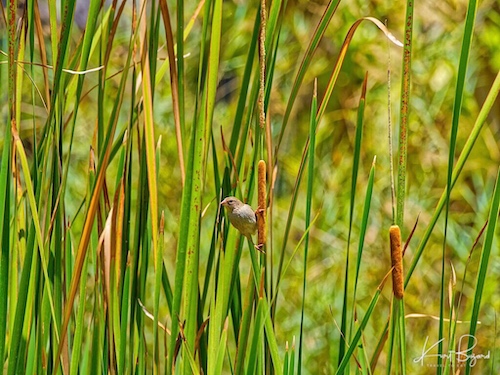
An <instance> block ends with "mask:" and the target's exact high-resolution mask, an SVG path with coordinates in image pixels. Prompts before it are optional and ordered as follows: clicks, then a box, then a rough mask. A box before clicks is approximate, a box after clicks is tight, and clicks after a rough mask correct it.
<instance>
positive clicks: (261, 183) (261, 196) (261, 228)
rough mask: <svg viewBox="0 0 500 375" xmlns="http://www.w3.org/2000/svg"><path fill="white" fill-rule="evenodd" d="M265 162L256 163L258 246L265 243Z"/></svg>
mask: <svg viewBox="0 0 500 375" xmlns="http://www.w3.org/2000/svg"><path fill="white" fill-rule="evenodd" d="M266 170H267V166H266V162H265V161H264V160H260V161H259V164H258V189H257V190H258V203H259V207H258V209H257V212H256V214H257V231H258V232H257V233H258V242H257V244H258V246H262V245H264V244H265V243H266Z"/></svg>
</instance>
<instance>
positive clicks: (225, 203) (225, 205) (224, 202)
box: [220, 198, 227, 207]
mask: <svg viewBox="0 0 500 375" xmlns="http://www.w3.org/2000/svg"><path fill="white" fill-rule="evenodd" d="M220 204H222V205H223V206H224V207H227V198H225V199H224V200H223V201H222V202H220Z"/></svg>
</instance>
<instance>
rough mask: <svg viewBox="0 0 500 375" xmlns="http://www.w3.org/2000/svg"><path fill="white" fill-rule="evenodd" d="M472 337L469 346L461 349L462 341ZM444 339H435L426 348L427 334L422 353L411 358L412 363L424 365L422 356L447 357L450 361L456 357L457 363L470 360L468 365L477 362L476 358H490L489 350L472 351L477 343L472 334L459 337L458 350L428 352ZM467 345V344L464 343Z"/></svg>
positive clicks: (465, 341) (464, 341) (473, 364)
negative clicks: (439, 352)
mask: <svg viewBox="0 0 500 375" xmlns="http://www.w3.org/2000/svg"><path fill="white" fill-rule="evenodd" d="M470 337H472V339H473V342H472V345H471V347H470V348H467V349H466V350H461V348H462V343H465V344H467V341H468V340H469V338H470ZM443 340H444V339H441V340H439V341H437V342H436V343H435V344H434V345H432V346H430V347H429V348H427V341H429V336H427V338H426V339H425V343H424V347H423V348H422V355H421V356H420V357H417V358H413V362H414V363H420V365H421V366H423V365H424V358H430V357H441V358H442V359H448V360H450V361H453V360H454V359H456V361H457V363H463V362H467V361H468V360H470V366H471V367H474V366H475V365H476V363H477V360H478V359H490V351H489V350H488V353H487V354H476V353H474V352H473V350H474V348H475V347H476V345H477V339H476V338H475V337H474V336H472V335H463V336H461V337H460V339H459V340H458V351H455V350H449V351H448V352H447V353H442V354H429V352H430V351H431V350H432V349H434V348H435V347H436V346H438V345H439V343H440V342H442V341H443ZM465 346H467V345H465Z"/></svg>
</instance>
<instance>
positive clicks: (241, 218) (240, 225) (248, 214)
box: [220, 197, 262, 251]
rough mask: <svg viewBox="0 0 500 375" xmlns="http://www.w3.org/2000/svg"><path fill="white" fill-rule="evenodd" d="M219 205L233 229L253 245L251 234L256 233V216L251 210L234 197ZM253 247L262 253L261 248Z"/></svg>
mask: <svg viewBox="0 0 500 375" xmlns="http://www.w3.org/2000/svg"><path fill="white" fill-rule="evenodd" d="M220 204H221V205H223V206H224V207H225V208H226V210H227V216H228V217H229V221H230V222H231V224H233V227H235V228H236V229H238V231H239V232H240V233H241V234H242V235H244V236H245V237H246V238H248V239H249V240H250V242H251V243H252V244H253V241H252V234H255V232H257V215H256V214H255V211H254V210H253V208H252V207H250V206H249V205H248V204H246V203H243V202H242V201H240V200H239V199H238V198H236V197H227V198H226V199H224V200H223V201H222V202H220ZM254 247H255V248H256V249H257V250H259V251H262V250H261V248H262V246H259V245H257V246H256V245H254Z"/></svg>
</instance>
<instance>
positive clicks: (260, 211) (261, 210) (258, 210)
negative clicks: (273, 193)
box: [255, 208, 266, 215]
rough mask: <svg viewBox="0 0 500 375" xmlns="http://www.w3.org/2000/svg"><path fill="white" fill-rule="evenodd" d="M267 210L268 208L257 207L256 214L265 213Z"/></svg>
mask: <svg viewBox="0 0 500 375" xmlns="http://www.w3.org/2000/svg"><path fill="white" fill-rule="evenodd" d="M265 211H266V210H265V209H263V208H257V209H256V210H255V215H259V214H261V213H263V212H265Z"/></svg>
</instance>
